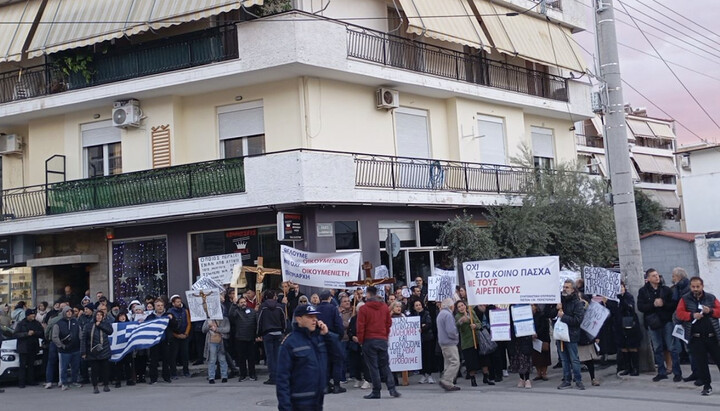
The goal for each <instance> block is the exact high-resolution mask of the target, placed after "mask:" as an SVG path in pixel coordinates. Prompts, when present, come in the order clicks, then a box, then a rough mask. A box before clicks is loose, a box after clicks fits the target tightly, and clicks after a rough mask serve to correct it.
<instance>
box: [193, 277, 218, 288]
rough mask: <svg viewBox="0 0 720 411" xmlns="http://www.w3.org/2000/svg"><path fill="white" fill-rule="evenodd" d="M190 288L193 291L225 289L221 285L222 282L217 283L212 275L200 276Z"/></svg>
mask: <svg viewBox="0 0 720 411" xmlns="http://www.w3.org/2000/svg"><path fill="white" fill-rule="evenodd" d="M190 288H191V289H193V290H195V291H200V290H218V291H225V287H223V286H222V284H220V283H218V282H217V281H215V280H213V279H212V277H200V278H198V280H197V281H195V283H194V284H193V285H192V286H191V287H190Z"/></svg>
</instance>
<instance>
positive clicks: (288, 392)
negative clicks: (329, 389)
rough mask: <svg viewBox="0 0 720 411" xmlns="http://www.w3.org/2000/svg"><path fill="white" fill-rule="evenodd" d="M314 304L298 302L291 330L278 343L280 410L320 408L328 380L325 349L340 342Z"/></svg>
mask: <svg viewBox="0 0 720 411" xmlns="http://www.w3.org/2000/svg"><path fill="white" fill-rule="evenodd" d="M318 314H320V312H319V311H318V310H317V309H316V307H315V306H313V305H299V306H298V307H297V308H296V309H295V312H294V313H293V316H294V317H295V324H294V325H293V331H292V332H291V333H290V334H288V336H287V337H285V340H284V341H283V342H282V344H281V345H280V350H279V353H278V362H277V373H276V375H277V377H276V384H277V385H276V393H277V399H278V410H280V411H320V410H322V408H323V397H324V390H325V386H326V383H327V380H326V378H327V370H328V367H327V364H328V351H331V350H335V349H336V348H337V347H336V346H339V345H340V342H339V339H338V336H337V335H336V334H334V333H332V332H330V331H328V327H327V325H325V324H324V323H323V322H322V321H319V320H318V319H317V315H318Z"/></svg>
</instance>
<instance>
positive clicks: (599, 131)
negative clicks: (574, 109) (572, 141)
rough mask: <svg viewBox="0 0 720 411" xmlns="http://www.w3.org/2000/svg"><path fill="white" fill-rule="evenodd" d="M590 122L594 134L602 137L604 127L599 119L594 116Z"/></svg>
mask: <svg viewBox="0 0 720 411" xmlns="http://www.w3.org/2000/svg"><path fill="white" fill-rule="evenodd" d="M590 122H591V123H592V125H593V127H595V132H596V133H597V134H596V135H598V136H602V135H604V134H605V126H604V125H603V123H602V120H601V119H600V117H598V116H595V117H593V118H591V119H590ZM585 134H587V133H585Z"/></svg>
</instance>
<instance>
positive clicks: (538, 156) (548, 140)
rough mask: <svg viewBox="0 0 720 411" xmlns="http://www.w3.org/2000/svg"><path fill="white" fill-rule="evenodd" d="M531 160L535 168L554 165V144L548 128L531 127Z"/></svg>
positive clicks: (551, 133)
mask: <svg viewBox="0 0 720 411" xmlns="http://www.w3.org/2000/svg"><path fill="white" fill-rule="evenodd" d="M530 134H531V137H532V149H533V160H534V162H535V168H538V169H552V168H553V167H554V166H555V144H554V142H553V132H552V130H551V129H549V128H541V127H531V128H530Z"/></svg>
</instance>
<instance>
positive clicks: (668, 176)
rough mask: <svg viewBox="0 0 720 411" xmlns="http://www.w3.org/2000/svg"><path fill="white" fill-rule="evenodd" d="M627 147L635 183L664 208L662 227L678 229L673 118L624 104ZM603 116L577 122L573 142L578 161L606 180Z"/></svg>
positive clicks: (607, 170) (671, 229)
mask: <svg viewBox="0 0 720 411" xmlns="http://www.w3.org/2000/svg"><path fill="white" fill-rule="evenodd" d="M625 113H626V114H625V123H626V125H627V127H626V129H627V139H628V148H629V150H630V159H631V161H632V163H633V168H632V169H631V171H632V173H633V175H632V177H633V181H634V182H635V186H636V187H637V188H638V189H640V190H642V192H644V193H645V194H647V195H648V196H649V197H650V198H651V199H653V200H655V201H656V202H658V203H660V205H662V206H663V208H664V209H665V213H664V217H665V220H664V223H663V229H664V230H665V231H680V215H681V211H680V210H681V207H680V200H679V199H678V195H677V176H678V170H677V167H676V165H675V155H674V152H675V145H676V143H675V141H676V137H675V131H674V124H673V123H674V122H673V120H667V119H660V118H653V117H648V115H647V111H646V110H645V109H642V108H641V109H633V108H632V107H631V106H630V105H626V106H625ZM603 131H604V126H603V119H602V118H601V117H593V118H591V119H589V120H585V121H584V122H582V123H578V124H577V127H576V136H575V138H576V144H577V153H578V163H579V164H585V166H586V167H587V170H588V171H589V172H591V173H594V174H600V175H602V176H603V177H604V178H607V179H609V178H610V174H609V169H608V162H607V158H606V150H605V140H604V139H603Z"/></svg>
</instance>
